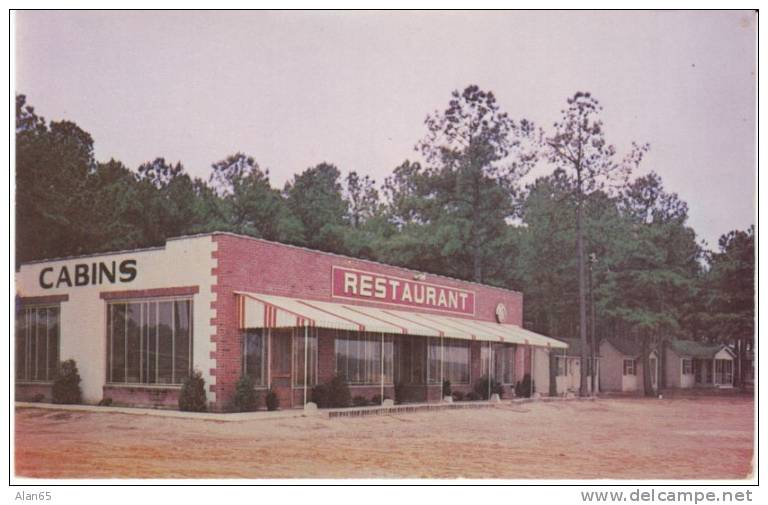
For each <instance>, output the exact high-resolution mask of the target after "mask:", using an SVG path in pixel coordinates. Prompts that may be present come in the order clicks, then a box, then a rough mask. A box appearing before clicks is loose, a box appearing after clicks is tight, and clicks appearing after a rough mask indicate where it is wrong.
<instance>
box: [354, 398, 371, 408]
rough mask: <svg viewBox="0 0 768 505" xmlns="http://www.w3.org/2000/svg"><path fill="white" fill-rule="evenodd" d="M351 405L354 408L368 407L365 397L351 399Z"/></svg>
mask: <svg viewBox="0 0 768 505" xmlns="http://www.w3.org/2000/svg"><path fill="white" fill-rule="evenodd" d="M352 405H353V406H355V407H366V406H368V398H366V397H365V396H355V397H354V398H352Z"/></svg>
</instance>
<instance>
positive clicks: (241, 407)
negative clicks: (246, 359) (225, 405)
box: [232, 375, 256, 412]
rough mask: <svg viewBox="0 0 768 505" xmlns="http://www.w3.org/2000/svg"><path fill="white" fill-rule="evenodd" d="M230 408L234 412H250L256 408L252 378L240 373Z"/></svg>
mask: <svg viewBox="0 0 768 505" xmlns="http://www.w3.org/2000/svg"><path fill="white" fill-rule="evenodd" d="M232 410H234V411H235V412H252V411H254V410H256V391H254V390H253V379H251V377H250V376H248V375H241V376H240V379H239V380H238V381H237V385H236V386H235V396H234V397H232Z"/></svg>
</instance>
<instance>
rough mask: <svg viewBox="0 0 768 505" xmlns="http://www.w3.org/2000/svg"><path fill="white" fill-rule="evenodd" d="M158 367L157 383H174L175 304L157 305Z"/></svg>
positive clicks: (159, 303)
mask: <svg viewBox="0 0 768 505" xmlns="http://www.w3.org/2000/svg"><path fill="white" fill-rule="evenodd" d="M157 316H158V317H157V340H158V353H159V354H158V365H157V376H158V378H157V382H158V383H160V384H171V383H172V382H173V302H158V304H157Z"/></svg>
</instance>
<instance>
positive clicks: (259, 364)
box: [243, 328, 267, 386]
mask: <svg viewBox="0 0 768 505" xmlns="http://www.w3.org/2000/svg"><path fill="white" fill-rule="evenodd" d="M243 373H244V374H246V375H248V376H249V377H250V378H251V380H252V381H253V384H254V386H266V385H267V333H266V331H265V330H263V329H261V328H259V329H253V330H247V331H246V332H245V333H244V334H243Z"/></svg>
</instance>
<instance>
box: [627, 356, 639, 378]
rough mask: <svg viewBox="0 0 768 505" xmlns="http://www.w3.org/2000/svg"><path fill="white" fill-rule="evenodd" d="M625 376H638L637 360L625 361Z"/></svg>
mask: <svg viewBox="0 0 768 505" xmlns="http://www.w3.org/2000/svg"><path fill="white" fill-rule="evenodd" d="M624 375H637V367H636V363H635V360H633V359H625V360H624Z"/></svg>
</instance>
